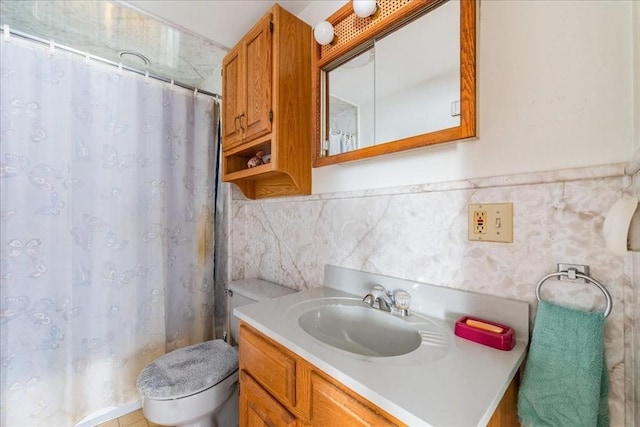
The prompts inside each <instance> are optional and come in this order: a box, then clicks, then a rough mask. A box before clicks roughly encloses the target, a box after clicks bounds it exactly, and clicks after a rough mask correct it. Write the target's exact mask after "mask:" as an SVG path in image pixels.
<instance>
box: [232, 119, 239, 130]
mask: <svg viewBox="0 0 640 427" xmlns="http://www.w3.org/2000/svg"><path fill="white" fill-rule="evenodd" d="M239 120H240V116H236V118H235V119H233V128H234V129H235V130H236V132H239V131H240V129H239V127H238V121H239Z"/></svg>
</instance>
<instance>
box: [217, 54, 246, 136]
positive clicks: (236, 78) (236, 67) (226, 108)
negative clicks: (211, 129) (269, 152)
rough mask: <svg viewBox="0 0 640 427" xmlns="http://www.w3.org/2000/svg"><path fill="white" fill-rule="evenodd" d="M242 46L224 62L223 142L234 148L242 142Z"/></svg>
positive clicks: (226, 57) (228, 55)
mask: <svg viewBox="0 0 640 427" xmlns="http://www.w3.org/2000/svg"><path fill="white" fill-rule="evenodd" d="M240 47H241V46H240V45H238V46H236V47H234V48H233V49H232V50H230V51H229V53H228V54H227V55H226V56H225V58H224V61H223V62H222V75H223V76H224V79H223V87H222V93H223V94H224V102H223V103H222V140H223V141H224V147H225V148H230V147H234V146H236V145H238V144H240V143H241V142H242V128H241V127H240V116H241V115H242V108H243V107H242V104H243V101H242V99H243V95H242V90H243V87H242V84H241V81H242V58H241V57H240Z"/></svg>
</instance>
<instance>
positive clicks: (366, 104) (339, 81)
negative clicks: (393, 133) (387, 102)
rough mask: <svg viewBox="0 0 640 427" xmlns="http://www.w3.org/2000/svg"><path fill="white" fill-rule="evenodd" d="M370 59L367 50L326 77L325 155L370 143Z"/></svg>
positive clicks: (371, 65)
mask: <svg viewBox="0 0 640 427" xmlns="http://www.w3.org/2000/svg"><path fill="white" fill-rule="evenodd" d="M374 58H375V55H374V50H373V48H371V49H369V50H367V51H365V52H363V53H361V54H360V55H358V56H356V57H355V58H353V59H351V60H350V61H348V62H345V63H344V64H342V65H341V66H340V67H338V68H336V69H335V70H333V71H331V72H329V73H328V75H327V84H328V86H329V88H330V90H329V135H327V136H328V137H327V140H328V141H329V145H328V146H329V155H333V154H339V153H345V152H348V151H352V150H355V149H357V148H361V147H366V146H369V145H372V144H373V141H374V127H373V125H374V109H373V98H374V93H375V85H374V63H375V61H374Z"/></svg>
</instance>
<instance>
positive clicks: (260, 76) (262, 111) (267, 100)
mask: <svg viewBox="0 0 640 427" xmlns="http://www.w3.org/2000/svg"><path fill="white" fill-rule="evenodd" d="M272 26H273V19H272V15H271V14H270V13H269V14H267V15H265V16H264V17H263V18H262V19H261V20H260V21H259V22H258V23H257V24H256V25H255V26H254V27H253V28H252V29H251V31H250V32H249V33H247V34H246V35H245V36H244V37H243V38H242V40H241V41H240V43H238V44H237V45H236V46H235V47H234V48H233V49H232V50H231V51H229V53H228V54H227V55H226V56H225V58H224V61H223V64H222V67H223V71H222V75H223V77H224V79H223V94H224V103H223V104H224V107H223V117H222V123H223V141H224V148H225V149H229V148H232V147H234V146H236V145H238V144H240V143H243V142H245V141H250V140H252V139H255V138H257V137H260V136H262V135H265V134H268V133H269V132H271V117H272V114H273V112H272V105H271V99H272V93H271V92H272V88H271V75H272V70H271V67H272V41H271V39H272V32H271V31H272V30H271V28H272Z"/></svg>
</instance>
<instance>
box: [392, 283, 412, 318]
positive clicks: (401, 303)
mask: <svg viewBox="0 0 640 427" xmlns="http://www.w3.org/2000/svg"><path fill="white" fill-rule="evenodd" d="M393 300H394V301H395V304H396V307H397V308H399V309H400V310H404V311H405V312H406V313H407V314H409V306H410V305H411V294H410V293H409V292H407V291H404V290H402V289H398V290H396V291H395V292H394V293H393Z"/></svg>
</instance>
